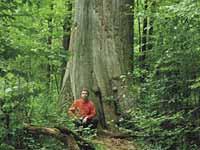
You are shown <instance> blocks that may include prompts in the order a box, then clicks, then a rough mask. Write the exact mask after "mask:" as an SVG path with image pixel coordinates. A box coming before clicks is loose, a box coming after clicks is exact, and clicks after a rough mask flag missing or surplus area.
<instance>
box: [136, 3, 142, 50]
mask: <svg viewBox="0 0 200 150" xmlns="http://www.w3.org/2000/svg"><path fill="white" fill-rule="evenodd" d="M138 1H139V0H137V9H138V10H137V11H139V2H138ZM137 19H138V39H139V40H138V42H139V50H140V51H141V48H142V40H141V39H142V36H141V22H140V17H139V16H138V18H137Z"/></svg>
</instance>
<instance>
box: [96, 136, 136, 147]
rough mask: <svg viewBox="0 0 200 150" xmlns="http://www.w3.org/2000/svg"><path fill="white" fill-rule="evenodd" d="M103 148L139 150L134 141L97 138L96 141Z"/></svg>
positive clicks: (104, 137)
mask: <svg viewBox="0 0 200 150" xmlns="http://www.w3.org/2000/svg"><path fill="white" fill-rule="evenodd" d="M93 142H94V143H96V144H100V145H102V146H103V150H104V149H105V150H138V149H137V148H136V145H135V144H134V143H133V141H129V140H126V139H120V138H111V137H106V136H101V137H97V138H96V139H95V140H94V141H93Z"/></svg>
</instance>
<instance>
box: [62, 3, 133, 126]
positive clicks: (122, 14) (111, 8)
mask: <svg viewBox="0 0 200 150" xmlns="http://www.w3.org/2000/svg"><path fill="white" fill-rule="evenodd" d="M131 6H133V1H132V0H124V1H121V0H97V1H91V0H77V1H75V15H74V22H73V27H72V31H71V41H70V48H69V50H70V53H71V56H72V57H71V58H70V60H69V62H68V65H67V69H66V73H65V77H64V82H63V90H64V89H65V88H66V87H67V86H68V85H67V84H66V83H67V82H66V81H67V80H68V79H69V78H70V81H71V88H72V92H73V96H74V98H78V97H79V93H80V90H81V89H82V88H83V87H86V88H88V89H89V90H90V93H91V94H90V96H91V98H92V99H93V100H94V102H95V104H96V107H97V110H98V116H99V119H100V121H101V122H100V123H101V125H102V126H103V127H106V126H107V125H106V121H105V120H107V121H111V120H115V119H116V113H115V108H114V102H113V101H106V98H109V97H111V96H112V95H113V90H112V89H113V88H114V89H116V88H117V89H118V94H120V84H121V83H120V76H121V75H122V74H126V73H127V72H128V71H131V70H132V68H133V67H132V65H133V64H132V63H133V58H132V57H130V56H132V54H133V15H132V12H131ZM115 91H116V90H115ZM104 112H105V115H104Z"/></svg>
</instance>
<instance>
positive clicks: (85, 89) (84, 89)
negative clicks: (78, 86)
mask: <svg viewBox="0 0 200 150" xmlns="http://www.w3.org/2000/svg"><path fill="white" fill-rule="evenodd" d="M82 91H86V92H87V93H88V96H89V94H90V93H89V90H88V89H87V88H83V89H82V90H81V93H82Z"/></svg>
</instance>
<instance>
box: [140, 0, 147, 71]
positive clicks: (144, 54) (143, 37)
mask: <svg viewBox="0 0 200 150" xmlns="http://www.w3.org/2000/svg"><path fill="white" fill-rule="evenodd" d="M144 3H145V4H144V10H145V12H147V7H148V0H145V2H144ZM147 26H148V23H147V16H145V18H144V20H143V31H142V47H141V51H142V56H141V59H140V61H141V63H142V68H145V58H146V50H147V33H148V32H147V31H148V29H147Z"/></svg>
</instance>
